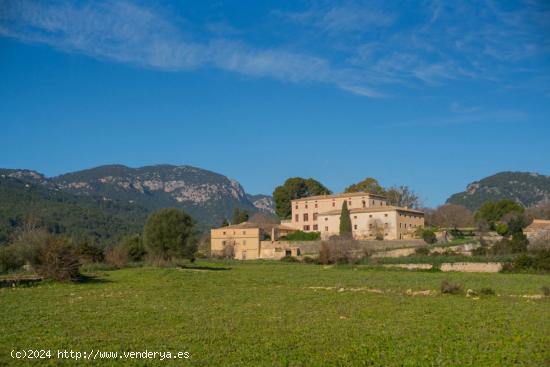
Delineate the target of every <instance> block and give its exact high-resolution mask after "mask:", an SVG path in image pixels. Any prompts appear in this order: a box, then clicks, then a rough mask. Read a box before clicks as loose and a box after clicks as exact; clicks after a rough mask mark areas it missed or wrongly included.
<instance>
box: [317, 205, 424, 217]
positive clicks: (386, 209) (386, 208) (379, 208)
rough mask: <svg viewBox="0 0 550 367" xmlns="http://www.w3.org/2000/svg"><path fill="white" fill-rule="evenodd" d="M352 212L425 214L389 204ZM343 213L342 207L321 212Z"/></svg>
mask: <svg viewBox="0 0 550 367" xmlns="http://www.w3.org/2000/svg"><path fill="white" fill-rule="evenodd" d="M349 211H350V213H352V214H353V213H378V212H391V211H398V212H407V213H415V214H422V215H424V212H421V211H419V210H414V209H407V208H401V207H398V206H393V205H388V206H377V207H371V208H353V209H350V210H349ZM340 213H342V210H341V209H336V210H330V211H328V212H323V213H319V215H338V214H340Z"/></svg>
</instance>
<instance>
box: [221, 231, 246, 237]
mask: <svg viewBox="0 0 550 367" xmlns="http://www.w3.org/2000/svg"><path fill="white" fill-rule="evenodd" d="M222 233H223V235H224V236H225V235H226V233H227V232H225V231H224V232H222ZM233 234H235V235H236V234H237V232H236V231H233ZM243 234H246V231H243Z"/></svg>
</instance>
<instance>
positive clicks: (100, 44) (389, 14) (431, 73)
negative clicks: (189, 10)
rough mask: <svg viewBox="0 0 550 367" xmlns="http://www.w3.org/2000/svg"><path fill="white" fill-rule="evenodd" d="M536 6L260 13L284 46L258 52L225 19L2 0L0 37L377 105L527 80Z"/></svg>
mask: <svg viewBox="0 0 550 367" xmlns="http://www.w3.org/2000/svg"><path fill="white" fill-rule="evenodd" d="M520 1H522V0H520ZM542 3H543V2H539V1H536V0H530V1H529V0H524V2H521V3H519V4H517V5H516V6H515V7H512V8H510V7H508V8H506V9H503V6H502V5H501V4H500V3H498V2H493V1H491V0H485V1H483V2H478V1H475V2H468V1H464V2H462V1H461V2H444V1H440V0H425V1H421V2H419V3H418V4H417V5H415V6H413V7H412V9H408V10H409V11H410V12H411V14H407V17H405V16H404V14H403V10H402V9H401V8H400V6H396V5H395V4H393V3H391V2H368V3H367V4H362V3H359V2H355V1H347V2H344V3H333V2H326V3H321V5H319V3H316V4H315V5H312V6H310V7H306V8H305V9H302V10H301V11H294V12H292V11H277V10H273V11H271V12H270V13H269V17H270V19H272V20H274V21H275V23H276V27H275V28H277V29H279V30H284V31H280V34H288V39H287V40H285V39H284V37H281V38H278V42H277V43H275V42H274V43H273V44H272V45H271V46H265V45H263V46H261V47H260V46H257V45H255V44H254V42H251V41H249V40H246V32H242V31H241V30H240V29H237V28H235V27H234V26H233V25H232V24H231V23H230V22H228V21H226V20H224V21H223V22H212V21H211V20H208V19H207V20H205V22H204V24H201V25H199V26H198V27H192V26H189V23H188V22H186V21H184V20H182V19H180V18H176V17H175V16H174V15H173V14H170V13H167V12H165V11H164V10H163V9H161V8H158V7H154V6H148V7H146V6H143V5H136V4H134V3H131V2H129V1H128V0H119V1H117V0H104V1H97V2H89V3H81V2H77V3H72V2H67V1H58V2H54V3H49V2H41V1H30V0H4V1H3V3H2V6H0V35H1V36H4V37H11V38H15V39H18V40H20V41H23V42H28V43H42V44H47V45H50V46H51V47H54V48H56V49H59V50H62V51H65V52H73V53H81V54H85V55H89V56H91V57H95V58H98V59H103V60H109V61H114V62H119V63H126V64H131V65H135V66H138V67H143V68H151V69H160V70H166V71H189V70H194V69H197V68H208V67H211V68H217V69H221V70H226V71H230V72H235V73H239V74H243V75H248V76H252V77H268V78H273V79H277V80H280V81H284V82H292V83H325V84H330V85H333V86H335V87H337V88H340V89H342V90H344V91H347V92H349V93H354V94H356V95H360V96H366V97H371V98H377V97H384V96H388V95H391V94H392V93H391V92H390V90H395V89H396V87H398V88H415V90H418V89H419V88H432V87H437V86H440V85H444V84H445V83H447V82H449V81H454V80H459V79H468V80H491V81H497V80H499V79H501V78H503V77H505V78H507V77H509V76H510V75H513V74H515V73H532V74H534V73H537V70H539V67H538V66H539V64H540V63H541V59H543V60H544V59H547V58H548V53H549V51H550V43H549V42H548V40H547V39H546V38H545V34H546V35H548V31H549V28H548V27H549V26H548V24H550V22H549V20H550V9H549V8H548V7H545V6H544V5H541V4H542ZM405 18H406V19H405ZM197 29H202V30H206V31H207V32H203V34H197ZM297 35H300V36H299V37H298V36H297ZM301 37H303V38H304V39H301V40H298V39H299V38H301Z"/></svg>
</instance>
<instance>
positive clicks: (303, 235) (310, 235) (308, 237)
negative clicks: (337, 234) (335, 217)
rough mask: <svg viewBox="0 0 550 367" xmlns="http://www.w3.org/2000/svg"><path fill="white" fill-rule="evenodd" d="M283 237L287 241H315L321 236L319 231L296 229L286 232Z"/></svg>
mask: <svg viewBox="0 0 550 367" xmlns="http://www.w3.org/2000/svg"><path fill="white" fill-rule="evenodd" d="M284 238H285V239H286V240H288V241H317V240H319V239H320V238H321V233H320V232H302V231H296V232H291V233H289V234H287V235H286V236H285V237H284Z"/></svg>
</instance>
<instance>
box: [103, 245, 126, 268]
mask: <svg viewBox="0 0 550 367" xmlns="http://www.w3.org/2000/svg"><path fill="white" fill-rule="evenodd" d="M105 260H106V261H107V263H108V264H110V265H113V266H114V267H116V268H118V269H120V268H123V267H125V266H126V265H128V261H129V260H130V256H129V255H128V248H127V247H126V246H124V245H122V244H118V245H116V246H113V247H111V248H110V249H108V250H107V253H106V254H105Z"/></svg>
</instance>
